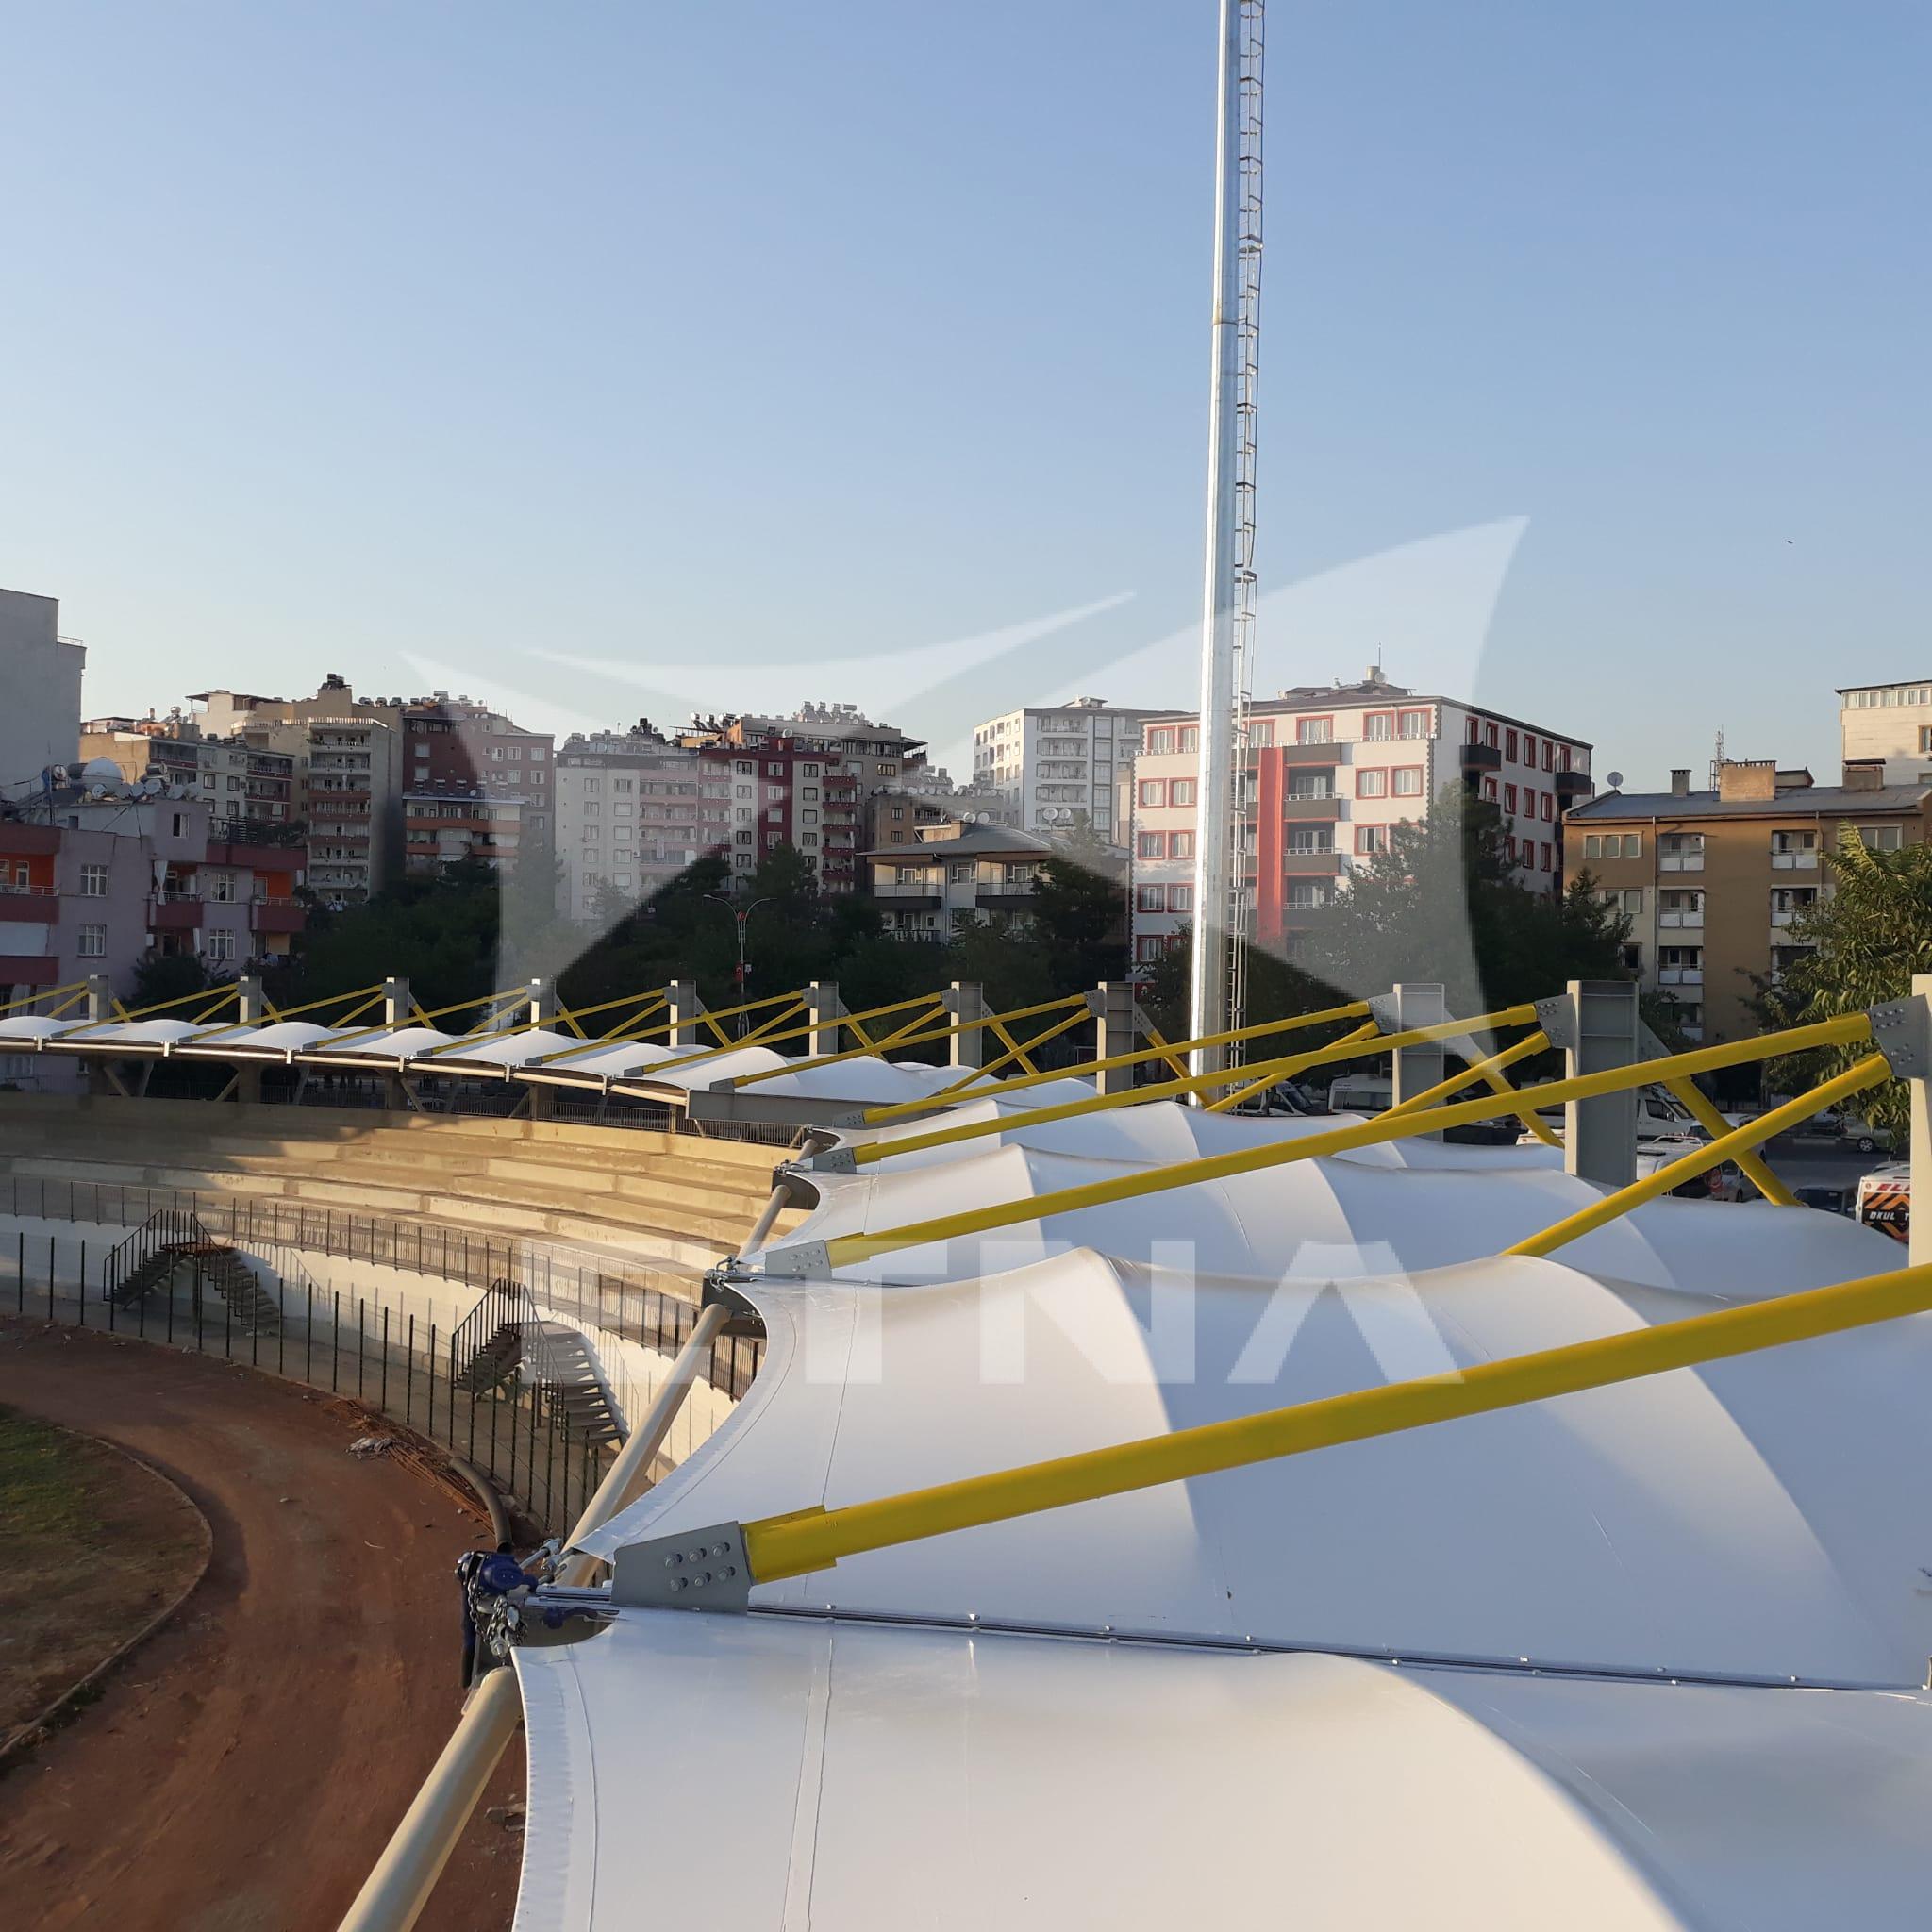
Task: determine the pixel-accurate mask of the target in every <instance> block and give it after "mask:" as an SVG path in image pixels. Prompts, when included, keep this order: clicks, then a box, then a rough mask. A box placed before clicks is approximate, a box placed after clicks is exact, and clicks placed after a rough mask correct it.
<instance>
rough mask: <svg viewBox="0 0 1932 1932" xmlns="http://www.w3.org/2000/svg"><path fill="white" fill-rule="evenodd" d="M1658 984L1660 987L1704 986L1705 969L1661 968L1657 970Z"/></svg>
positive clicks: (1694, 967) (1687, 967) (1699, 967)
mask: <svg viewBox="0 0 1932 1932" xmlns="http://www.w3.org/2000/svg"><path fill="white" fill-rule="evenodd" d="M1657 984H1658V985H1659V986H1702V985H1703V984H1704V968H1703V967H1702V966H1659V967H1658V968H1657Z"/></svg>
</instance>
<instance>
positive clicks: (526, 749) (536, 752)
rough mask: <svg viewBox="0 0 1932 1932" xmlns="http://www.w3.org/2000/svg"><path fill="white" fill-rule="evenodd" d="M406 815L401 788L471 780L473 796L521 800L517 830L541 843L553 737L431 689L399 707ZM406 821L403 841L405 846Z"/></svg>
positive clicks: (550, 821) (550, 812) (550, 815)
mask: <svg viewBox="0 0 1932 1932" xmlns="http://www.w3.org/2000/svg"><path fill="white" fill-rule="evenodd" d="M403 747H404V758H403V763H404V783H405V784H406V786H407V787H408V792H406V793H405V818H406V820H407V818H408V794H409V793H411V792H413V793H421V792H422V791H424V790H425V788H430V789H434V788H439V787H444V788H446V787H451V786H456V787H463V786H468V787H473V788H476V790H477V792H478V795H479V796H484V795H487V796H488V797H491V798H498V799H501V798H513V799H515V800H516V801H517V802H518V803H519V804H520V805H521V807H522V811H521V812H520V814H519V821H520V823H519V828H518V830H519V837H520V838H521V839H522V840H523V841H525V842H526V843H528V844H532V845H536V844H548V843H549V842H550V839H551V835H552V833H553V831H554V829H555V808H554V806H553V804H552V799H553V796H554V791H555V788H554V786H553V784H552V781H551V774H552V771H553V769H554V767H555V765H556V759H557V741H556V739H555V738H553V737H552V736H551V734H550V733H549V732H547V731H530V730H526V729H525V727H524V726H523V725H521V724H517V723H516V721H515V720H514V719H512V718H508V717H506V716H505V715H504V714H503V713H502V712H501V711H495V710H492V709H491V708H490V707H489V706H488V705H484V704H479V703H477V702H476V701H475V700H474V699H472V698H467V697H454V698H453V697H451V696H450V694H449V693H448V692H447V691H437V692H435V693H434V694H433V695H432V696H430V697H426V698H417V699H415V700H414V701H413V702H411V703H410V704H408V705H407V706H405V707H404V709H403ZM405 846H406V849H407V847H408V837H407V825H406V827H405Z"/></svg>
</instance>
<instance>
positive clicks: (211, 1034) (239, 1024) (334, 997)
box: [181, 984, 382, 1046]
mask: <svg viewBox="0 0 1932 1932" xmlns="http://www.w3.org/2000/svg"><path fill="white" fill-rule="evenodd" d="M381 993H382V988H381V986H380V985H379V984H378V985H375V986H358V987H357V988H355V989H354V990H353V991H349V992H332V993H329V994H327V995H326V996H325V997H324V998H322V999H319V1000H305V1001H304V1002H303V1004H302V1005H301V1006H299V1007H283V1008H280V1009H279V1010H275V1009H273V1008H272V1009H271V1010H272V1011H274V1012H275V1020H276V1021H277V1022H280V1021H283V1020H292V1019H294V1018H295V1017H296V1016H297V1015H298V1014H302V1013H313V1012H316V1011H317V1010H319V1009H320V1008H323V1007H333V1006H337V1005H339V1004H340V1003H341V1001H343V1000H354V999H359V1000H361V1001H362V1005H361V1006H359V1007H357V1008H354V1009H353V1010H352V1011H350V1012H348V1013H345V1014H344V1015H343V1016H342V1020H353V1019H354V1018H355V1017H356V1014H357V1013H359V1012H361V1011H362V1010H363V1008H365V1007H367V1006H368V1005H369V996H372V995H373V996H375V997H377V998H379V997H380V996H381ZM254 1024H256V1023H255V1022H254V1021H252V1020H237V1021H234V1022H233V1023H232V1024H229V1025H226V1026H210V1027H209V1028H208V1031H207V1032H206V1033H197V1034H196V1035H195V1036H194V1038H193V1040H192V1041H190V1040H184V1041H182V1042H181V1044H182V1045H183V1046H192V1045H193V1044H194V1043H195V1042H196V1041H203V1040H219V1039H220V1038H221V1037H222V1035H223V1034H225V1033H240V1032H242V1030H243V1029H244V1028H246V1027H249V1026H252V1025H254ZM336 1024H338V1025H340V1024H342V1021H340V1020H339V1021H338V1022H337V1023H336Z"/></svg>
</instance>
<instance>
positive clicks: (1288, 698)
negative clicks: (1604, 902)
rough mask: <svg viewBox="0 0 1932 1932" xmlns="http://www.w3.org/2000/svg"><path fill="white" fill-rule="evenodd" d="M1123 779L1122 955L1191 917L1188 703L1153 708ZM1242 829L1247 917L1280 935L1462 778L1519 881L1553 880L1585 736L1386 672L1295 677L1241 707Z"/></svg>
mask: <svg viewBox="0 0 1932 1932" xmlns="http://www.w3.org/2000/svg"><path fill="white" fill-rule="evenodd" d="M1248 746H1249V749H1248V758H1247V774H1246V778H1245V786H1246V791H1245V798H1246V808H1247V818H1248V823H1247V824H1246V826H1245V827H1244V831H1243V845H1244V864H1243V872H1244V880H1245V883H1246V885H1247V888H1248V890H1249V891H1250V893H1251V895H1252V896H1251V901H1250V903H1251V908H1252V925H1251V931H1252V934H1253V937H1254V939H1255V941H1256V942H1257V944H1260V945H1263V946H1266V947H1268V948H1270V949H1271V950H1273V951H1276V952H1287V951H1291V949H1292V945H1293V936H1294V934H1295V932H1296V930H1297V929H1298V928H1300V927H1303V926H1306V925H1307V924H1309V923H1310V921H1311V920H1312V919H1313V918H1314V917H1315V916H1316V915H1317V914H1318V913H1319V912H1320V911H1321V909H1322V908H1324V906H1326V905H1327V904H1328V903H1329V901H1330V900H1331V899H1332V898H1333V897H1334V896H1335V894H1336V893H1337V892H1338V891H1341V890H1342V889H1343V887H1344V886H1345V885H1346V883H1347V880H1348V876H1349V874H1350V873H1351V872H1353V871H1355V870H1356V869H1357V867H1359V866H1365V865H1368V864H1369V863H1371V862H1372V861H1373V859H1374V855H1375V854H1376V853H1377V852H1379V851H1382V850H1385V849H1386V848H1387V845H1388V841H1389V835H1390V830H1391V827H1392V826H1394V825H1397V824H1401V823H1403V822H1404V821H1406V820H1421V819H1424V818H1425V817H1426V816H1427V815H1428V813H1429V810H1430V808H1431V807H1432V806H1433V804H1434V802H1435V800H1436V799H1437V798H1438V797H1439V796H1440V795H1441V791H1442V789H1443V787H1444V786H1446V785H1451V784H1458V783H1459V784H1463V785H1467V786H1470V787H1472V788H1473V789H1474V790H1475V791H1477V793H1478V795H1480V796H1481V797H1484V798H1487V799H1489V800H1490V801H1491V803H1493V804H1494V805H1495V806H1496V807H1497V808H1498V809H1499V810H1500V811H1501V812H1502V814H1503V831H1504V840H1505V848H1504V849H1505V851H1506V852H1507V855H1508V858H1509V859H1510V860H1511V862H1512V863H1513V864H1514V866H1515V868H1516V876H1517V878H1518V880H1519V881H1520V883H1522V884H1523V885H1524V886H1525V887H1527V888H1528V889H1529V890H1530V891H1545V892H1558V891H1561V890H1562V882H1563V813H1564V811H1565V810H1566V809H1567V808H1569V807H1570V806H1572V805H1574V804H1576V803H1577V802H1578V801H1579V800H1581V799H1584V798H1587V797H1589V796H1590V794H1591V789H1592V787H1591V777H1590V754H1591V747H1590V745H1589V744H1588V743H1586V742H1585V741H1583V740H1581V739H1578V738H1574V737H1571V736H1569V735H1567V734H1565V733H1562V732H1557V731H1552V730H1550V729H1548V728H1547V727H1545V726H1544V725H1541V724H1528V723H1526V722H1525V721H1524V720H1523V719H1520V718H1511V717H1507V716H1506V715H1504V714H1503V713H1502V712H1500V711H1491V710H1488V709H1485V708H1482V707H1481V706H1478V705H1474V704H1470V703H1468V702H1466V701H1465V700H1462V699H1457V698H1446V697H1441V696H1433V695H1424V694H1422V693H1420V692H1416V691H1408V690H1407V689H1405V688H1404V687H1403V686H1400V685H1394V684H1390V683H1389V682H1388V681H1387V680H1386V679H1384V678H1383V676H1382V675H1381V674H1380V672H1379V671H1376V672H1373V673H1372V674H1371V675H1369V677H1367V678H1366V679H1364V680H1363V681H1362V682H1361V683H1359V684H1350V685H1334V686H1328V687H1324V686H1316V685H1302V686H1297V687H1296V688H1295V689H1294V690H1292V691H1284V692H1282V694H1281V695H1280V696H1279V697H1277V698H1267V699H1257V700H1256V701H1255V702H1254V703H1253V704H1251V706H1250V707H1249V729H1248ZM1199 768H1200V728H1199V721H1198V717H1192V718H1190V717H1180V718H1169V719H1161V720H1151V721H1149V722H1148V723H1147V724H1144V725H1143V726H1142V729H1141V754H1140V757H1139V758H1137V759H1136V760H1135V763H1134V777H1133V782H1132V785H1131V788H1130V790H1129V792H1128V801H1127V808H1128V812H1129V818H1128V836H1129V840H1130V845H1129V849H1130V851H1131V852H1132V854H1133V906H1134V929H1133V930H1134V957H1135V958H1136V960H1137V961H1140V962H1146V961H1148V960H1152V959H1155V958H1158V957H1159V955H1160V953H1161V952H1162V951H1163V950H1164V949H1165V948H1166V947H1168V946H1170V945H1172V944H1173V943H1174V941H1175V940H1176V939H1177V938H1178V937H1179V935H1180V934H1181V933H1182V932H1184V931H1185V930H1186V929H1187V928H1188V927H1189V926H1190V925H1191V924H1192V922H1193V918H1194V910H1195V908H1194V897H1193V895H1194V841H1195V838H1196V835H1197V820H1198V797H1199Z"/></svg>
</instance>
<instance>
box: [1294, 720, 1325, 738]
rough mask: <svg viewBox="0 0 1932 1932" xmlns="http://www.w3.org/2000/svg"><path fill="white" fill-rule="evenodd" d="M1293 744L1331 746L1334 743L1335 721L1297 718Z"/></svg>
mask: <svg viewBox="0 0 1932 1932" xmlns="http://www.w3.org/2000/svg"><path fill="white" fill-rule="evenodd" d="M1295 742H1296V743H1297V744H1333V743H1334V742H1335V720H1334V719H1333V718H1297V719H1296V720H1295Z"/></svg>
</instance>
